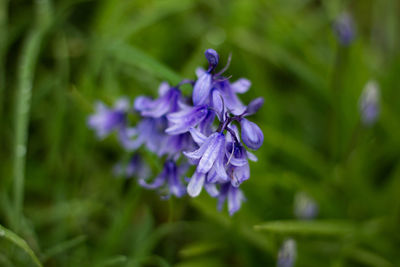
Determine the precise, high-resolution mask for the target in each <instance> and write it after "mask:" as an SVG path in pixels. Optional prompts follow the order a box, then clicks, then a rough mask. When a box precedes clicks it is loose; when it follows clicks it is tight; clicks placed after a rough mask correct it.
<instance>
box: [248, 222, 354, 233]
mask: <svg viewBox="0 0 400 267" xmlns="http://www.w3.org/2000/svg"><path fill="white" fill-rule="evenodd" d="M254 229H255V230H256V231H265V232H270V233H274V234H282V235H303V236H346V235H351V234H354V233H355V231H356V227H355V225H354V224H352V223H349V222H346V221H272V222H267V223H264V224H260V225H255V226H254Z"/></svg>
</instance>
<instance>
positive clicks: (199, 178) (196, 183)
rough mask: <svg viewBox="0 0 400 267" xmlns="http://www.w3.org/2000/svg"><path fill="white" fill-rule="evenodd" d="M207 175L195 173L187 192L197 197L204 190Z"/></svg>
mask: <svg viewBox="0 0 400 267" xmlns="http://www.w3.org/2000/svg"><path fill="white" fill-rule="evenodd" d="M205 177H206V175H205V174H204V173H198V172H195V173H194V174H193V176H192V178H191V179H190V182H189V184H188V187H187V192H188V194H189V196H191V197H197V196H198V195H199V194H200V192H201V189H202V188H203V184H204V180H205Z"/></svg>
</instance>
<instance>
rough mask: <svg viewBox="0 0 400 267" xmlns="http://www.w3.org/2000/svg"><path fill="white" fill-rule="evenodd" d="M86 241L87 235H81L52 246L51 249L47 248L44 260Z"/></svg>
mask: <svg viewBox="0 0 400 267" xmlns="http://www.w3.org/2000/svg"><path fill="white" fill-rule="evenodd" d="M85 241H86V236H85V235H80V236H77V237H75V238H73V239H71V240H67V241H65V242H62V243H60V244H58V245H56V246H54V247H52V248H50V249H49V250H47V251H46V252H45V253H44V255H43V257H42V258H41V259H42V260H43V261H46V260H48V259H49V258H52V257H54V256H55V255H58V254H61V253H63V252H64V251H66V250H69V249H71V248H73V247H76V246H78V245H79V244H81V243H83V242H85Z"/></svg>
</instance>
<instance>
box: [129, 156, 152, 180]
mask: <svg viewBox="0 0 400 267" xmlns="http://www.w3.org/2000/svg"><path fill="white" fill-rule="evenodd" d="M125 173H126V177H127V178H130V177H136V178H138V179H147V178H148V177H149V176H150V173H151V171H150V168H149V166H148V165H147V164H146V163H144V162H143V159H142V157H140V156H139V154H134V155H133V156H132V158H131V159H130V160H129V162H128V164H127V166H126V169H125Z"/></svg>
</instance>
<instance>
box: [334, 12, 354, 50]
mask: <svg viewBox="0 0 400 267" xmlns="http://www.w3.org/2000/svg"><path fill="white" fill-rule="evenodd" d="M333 29H334V32H335V34H336V37H337V39H338V40H339V42H340V43H341V44H342V45H344V46H348V45H350V44H351V43H352V41H353V40H354V37H355V25H354V21H353V18H352V16H351V15H350V14H349V13H346V12H343V13H341V14H340V15H339V16H338V17H337V18H336V21H335V22H334V24H333Z"/></svg>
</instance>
